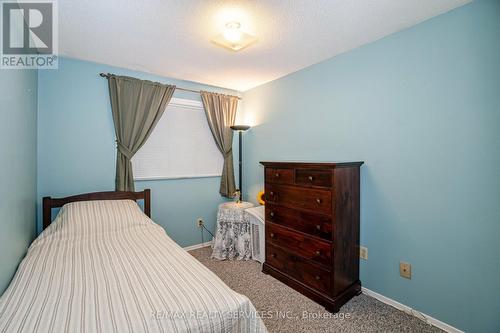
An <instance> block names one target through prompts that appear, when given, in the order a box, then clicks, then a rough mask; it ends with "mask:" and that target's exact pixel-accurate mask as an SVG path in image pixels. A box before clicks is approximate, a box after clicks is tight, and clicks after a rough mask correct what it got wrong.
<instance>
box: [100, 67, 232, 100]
mask: <svg viewBox="0 0 500 333" xmlns="http://www.w3.org/2000/svg"><path fill="white" fill-rule="evenodd" d="M110 75H111V74H110V73H107V74H106V73H99V76H100V77H105V78H106V79H108V78H109V76H110ZM175 90H182V91H189V92H193V93H197V94H199V93H201V91H200V90H193V89H188V88H181V87H177V86H176V87H175ZM234 97H236V98H237V99H241V97H238V96H234Z"/></svg>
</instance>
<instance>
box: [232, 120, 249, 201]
mask: <svg viewBox="0 0 500 333" xmlns="http://www.w3.org/2000/svg"><path fill="white" fill-rule="evenodd" d="M249 128H250V126H248V125H234V126H231V129H232V130H233V131H238V134H239V150H240V151H239V156H238V158H239V159H238V166H239V180H240V186H239V187H240V188H239V190H240V201H243V189H242V178H243V176H242V175H243V165H242V158H241V150H242V148H241V140H242V136H241V134H242V133H243V132H245V131H246V130H248V129H249Z"/></svg>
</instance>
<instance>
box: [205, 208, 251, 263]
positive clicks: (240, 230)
mask: <svg viewBox="0 0 500 333" xmlns="http://www.w3.org/2000/svg"><path fill="white" fill-rule="evenodd" d="M250 207H253V204H252V203H250V202H240V203H236V202H225V203H223V204H220V205H219V210H218V211H217V231H216V233H215V240H214V250H213V252H212V258H215V259H219V260H224V259H236V260H248V259H250V258H252V249H251V239H252V237H251V234H250V221H249V218H248V214H246V213H245V209H247V208H250Z"/></svg>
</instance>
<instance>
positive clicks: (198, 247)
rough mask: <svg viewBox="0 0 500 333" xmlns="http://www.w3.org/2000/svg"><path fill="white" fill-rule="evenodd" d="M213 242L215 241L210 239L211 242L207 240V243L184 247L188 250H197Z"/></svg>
mask: <svg viewBox="0 0 500 333" xmlns="http://www.w3.org/2000/svg"><path fill="white" fill-rule="evenodd" d="M212 243H213V241H209V242H205V243H200V244H195V245H191V246H186V247H183V249H184V250H186V251H192V250H196V249H201V248H202V247H207V246H211V245H212Z"/></svg>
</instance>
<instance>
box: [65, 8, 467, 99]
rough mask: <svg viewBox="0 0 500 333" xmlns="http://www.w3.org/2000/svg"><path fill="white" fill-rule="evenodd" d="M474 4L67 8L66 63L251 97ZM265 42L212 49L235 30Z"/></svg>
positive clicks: (259, 41)
mask: <svg viewBox="0 0 500 333" xmlns="http://www.w3.org/2000/svg"><path fill="white" fill-rule="evenodd" d="M469 2H470V0H247V1H223V0H210V1H209V0H141V1H139V0H137V1H131V0H128V1H124V0H100V1H95V0H78V1H76V0H59V1H58V3H59V22H60V26H59V34H60V44H59V48H60V50H59V51H60V53H61V54H62V55H65V56H69V57H72V58H77V59H84V60H90V61H94V62H98V63H103V64H110V65H114V66H118V67H125V68H129V69H134V70H139V71H143V72H150V73H155V74H158V75H162V76H168V77H172V78H178V79H184V80H191V81H197V82H202V83H206V84H211V85H216V86H221V87H226V88H232V89H236V90H241V91H244V90H247V89H250V88H252V87H255V86H257V85H260V84H262V83H265V82H268V81H271V80H273V79H276V78H278V77H281V76H283V75H286V74H288V73H291V72H294V71H297V70H299V69H301V68H304V67H306V66H309V65H311V64H314V63H317V62H320V61H322V60H324V59H327V58H330V57H332V56H335V55H337V54H339V53H342V52H345V51H348V50H350V49H353V48H355V47H357V46H360V45H362V44H366V43H369V42H372V41H374V40H376V39H379V38H381V37H384V36H386V35H389V34H391V33H394V32H396V31H399V30H401V29H404V28H406V27H409V26H411V25H414V24H416V23H419V22H421V21H423V20H426V19H428V18H431V17H433V16H436V15H439V14H441V13H444V12H446V11H449V10H451V9H453V8H456V7H458V6H461V5H464V4H466V3H469ZM234 20H236V21H239V22H241V24H242V28H243V29H244V30H246V31H248V32H251V33H253V34H255V35H256V36H257V38H258V39H259V40H258V41H257V43H255V44H253V45H251V46H250V47H248V48H247V49H245V50H243V51H240V52H236V53H235V52H231V51H228V50H225V49H223V48H220V47H218V46H216V45H214V44H213V43H211V42H210V39H211V38H212V37H213V36H215V35H217V34H218V33H220V32H221V30H222V27H223V26H224V25H225V23H227V22H228V21H234Z"/></svg>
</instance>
